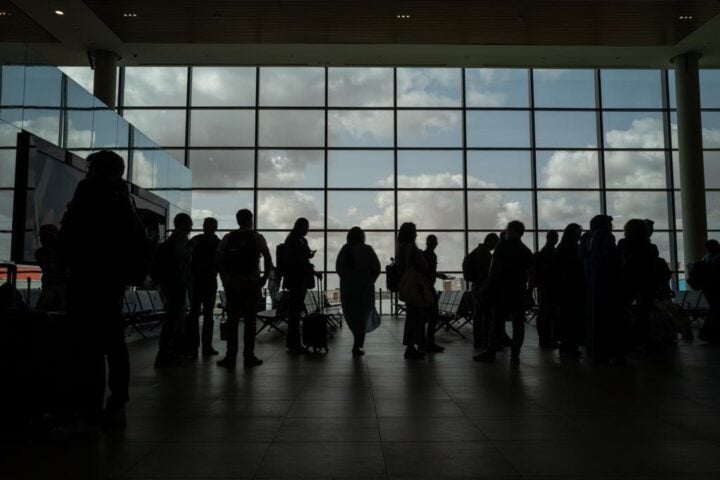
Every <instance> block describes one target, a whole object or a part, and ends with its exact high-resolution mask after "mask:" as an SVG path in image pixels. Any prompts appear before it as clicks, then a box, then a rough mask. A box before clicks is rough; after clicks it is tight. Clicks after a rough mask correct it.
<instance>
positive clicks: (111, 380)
mask: <svg viewBox="0 0 720 480" xmlns="http://www.w3.org/2000/svg"><path fill="white" fill-rule="evenodd" d="M87 163H88V171H87V176H86V177H85V179H83V180H81V181H80V183H79V184H78V186H77V188H76V189H75V193H74V195H73V198H72V200H71V202H70V203H69V205H68V209H67V211H66V212H65V215H64V216H63V220H62V223H61V228H60V231H59V232H58V237H57V255H58V261H60V262H62V263H63V264H64V265H66V266H67V272H68V277H67V291H66V306H67V312H68V318H69V319H70V324H71V325H72V327H73V329H74V330H75V334H74V335H73V339H74V340H75V341H76V342H77V344H75V345H73V348H72V350H73V357H74V358H73V362H74V372H73V373H74V374H77V375H78V377H77V378H76V380H77V385H75V388H73V391H74V392H76V394H77V397H76V399H75V400H76V402H75V403H76V406H77V410H78V413H79V415H80V417H81V421H82V422H85V423H89V424H97V423H99V422H101V423H102V425H103V426H105V427H111V428H115V427H119V428H122V427H124V426H125V425H126V422H127V420H126V417H125V404H126V403H127V401H128V400H129V392H128V386H129V382H130V360H129V356H128V350H127V346H126V345H125V327H124V323H123V319H122V302H123V295H124V292H125V286H126V285H137V284H138V282H140V281H142V279H144V277H145V276H146V275H147V270H148V269H147V267H148V265H147V255H148V251H149V246H148V241H147V237H146V235H145V231H144V228H142V222H141V221H140V220H139V217H138V215H137V212H136V210H135V207H134V205H133V203H132V200H131V197H130V195H129V192H128V187H127V184H126V183H125V181H124V180H123V178H122V175H123V172H124V171H125V162H124V160H123V159H122V157H120V156H119V155H118V154H117V153H115V152H112V151H109V150H100V151H98V152H95V153H92V154H90V155H89V156H88V157H87ZM106 360H107V370H108V376H107V385H108V387H109V390H110V397H109V398H108V399H107V402H106V403H105V407H104V408H103V401H104V398H105V384H106V377H105V362H106Z"/></svg>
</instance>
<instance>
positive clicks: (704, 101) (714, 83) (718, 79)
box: [700, 68, 720, 108]
mask: <svg viewBox="0 0 720 480" xmlns="http://www.w3.org/2000/svg"><path fill="white" fill-rule="evenodd" d="M700 105H701V106H702V108H720V69H717V68H713V69H709V68H708V69H702V70H700Z"/></svg>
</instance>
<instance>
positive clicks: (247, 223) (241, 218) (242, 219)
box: [235, 208, 253, 228]
mask: <svg viewBox="0 0 720 480" xmlns="http://www.w3.org/2000/svg"><path fill="white" fill-rule="evenodd" d="M235 220H236V221H237V224H238V227H240V228H252V225H253V214H252V212H251V211H250V210H248V209H247V208H241V209H240V210H238V211H237V213H236V214H235Z"/></svg>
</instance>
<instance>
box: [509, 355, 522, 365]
mask: <svg viewBox="0 0 720 480" xmlns="http://www.w3.org/2000/svg"><path fill="white" fill-rule="evenodd" d="M510 365H512V366H513V367H517V366H518V365H520V355H513V356H511V357H510Z"/></svg>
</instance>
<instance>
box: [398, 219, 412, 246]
mask: <svg viewBox="0 0 720 480" xmlns="http://www.w3.org/2000/svg"><path fill="white" fill-rule="evenodd" d="M416 238H417V228H416V227H415V224H414V223H411V222H405V223H403V224H402V225H400V230H399V231H398V238H397V241H398V243H415V239H416Z"/></svg>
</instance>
